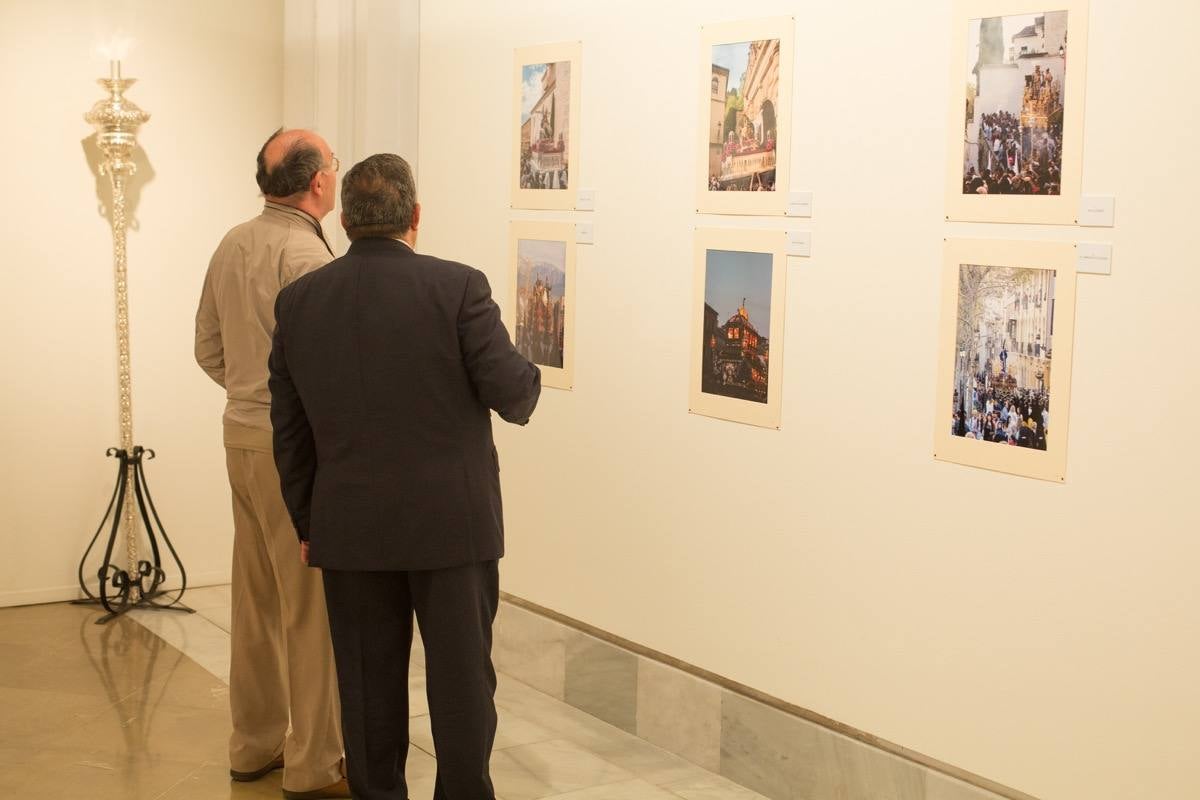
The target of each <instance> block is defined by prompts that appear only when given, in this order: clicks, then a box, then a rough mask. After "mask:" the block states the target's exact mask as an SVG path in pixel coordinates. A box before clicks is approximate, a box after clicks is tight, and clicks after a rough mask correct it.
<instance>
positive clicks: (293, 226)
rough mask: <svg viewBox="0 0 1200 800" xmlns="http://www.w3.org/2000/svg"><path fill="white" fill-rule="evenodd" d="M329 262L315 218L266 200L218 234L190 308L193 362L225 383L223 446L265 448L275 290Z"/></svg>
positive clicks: (268, 446) (268, 442)
mask: <svg viewBox="0 0 1200 800" xmlns="http://www.w3.org/2000/svg"><path fill="white" fill-rule="evenodd" d="M332 260H333V251H331V250H330V249H329V245H328V244H327V243H326V242H325V237H324V236H323V235H322V233H321V226H320V224H319V223H318V222H317V220H315V219H314V218H313V217H311V216H309V215H308V214H306V213H305V212H303V211H300V210H299V209H295V208H291V207H289V206H284V205H280V204H278V203H271V202H268V203H267V204H266V206H265V207H264V208H263V212H262V214H260V215H259V216H257V217H255V218H254V219H252V220H250V221H249V222H244V223H242V224H241V225H238V226H237V227H235V228H233V229H232V230H231V231H229V233H227V234H225V238H224V239H222V240H221V244H220V245H218V246H217V250H216V252H215V253H213V257H212V260H211V261H210V262H209V265H208V274H207V275H205V277H204V290H203V291H202V292H201V294H200V308H199V309H197V311H196V362H197V363H198V364H200V367H201V369H203V370H204V371H205V372H207V373H208V376H209V377H210V378H212V379H213V380H214V381H216V382H217V383H218V384H220V385H221V386H222V387H223V388H224V389H225V395H226V397H227V398H228V402H227V403H226V404H225V444H226V446H228V447H241V448H245V449H248V450H264V451H267V452H270V451H271V393H270V391H269V390H268V389H267V357H268V356H269V355H270V354H271V334H272V333H274V331H275V296H276V295H277V294H279V290H280V289H282V288H283V287H284V286H287V285H288V284H289V283H291V282H292V281H294V280H295V279H296V278H298V277H300V276H301V275H303V274H305V273H306V272H311V271H312V270H314V269H317V268H318V267H321V266H324V265H325V264H328V263H329V262H330V261H332Z"/></svg>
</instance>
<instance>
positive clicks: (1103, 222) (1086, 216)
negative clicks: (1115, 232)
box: [1079, 194, 1117, 228]
mask: <svg viewBox="0 0 1200 800" xmlns="http://www.w3.org/2000/svg"><path fill="white" fill-rule="evenodd" d="M1116 209H1117V198H1115V197H1113V196H1112V195H1105V194H1085V195H1084V196H1083V197H1081V198H1080V200H1079V224H1080V225H1087V226H1089V227H1094V228H1111V227H1112V226H1113V222H1114V220H1115V218H1116Z"/></svg>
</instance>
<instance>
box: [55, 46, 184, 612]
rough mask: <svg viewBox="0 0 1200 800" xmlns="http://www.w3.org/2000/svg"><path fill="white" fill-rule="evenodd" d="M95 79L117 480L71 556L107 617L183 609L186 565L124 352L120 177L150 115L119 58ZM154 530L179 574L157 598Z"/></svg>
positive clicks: (130, 167) (124, 223) (124, 225)
mask: <svg viewBox="0 0 1200 800" xmlns="http://www.w3.org/2000/svg"><path fill="white" fill-rule="evenodd" d="M97 82H98V83H99V84H100V85H101V86H102V87H104V89H105V90H106V91H107V92H108V97H106V98H104V99H102V100H100V101H98V102H97V103H96V105H94V106H92V110H91V111H89V112H88V113H87V114H86V115H84V119H85V120H87V121H88V122H89V123H91V124H92V125H94V126H95V127H96V143H97V145H98V146H99V147H100V151H101V152H102V153H103V154H104V160H103V162H101V164H100V174H101V175H107V176H108V178H109V182H110V184H111V186H112V207H111V211H112V214H111V221H112V231H113V266H114V271H115V278H116V299H117V385H118V400H119V408H120V417H121V446H120V447H115V448H110V449H109V450H108V455H109V456H110V457H116V458H117V460H118V473H117V484H116V486H115V487H114V489H113V495H112V498H111V499H110V500H109V503H108V511H106V512H105V514H104V518H103V519H101V520H100V526H99V527H98V528H97V529H96V533H95V535H94V536H92V541H91V543H89V544H88V547H87V550H86V551H84V554H83V559H82V560H81V561H80V562H79V585H80V588H81V589H83V592H84V594H85V595H86V596H87V598H88V599H87V600H85V601H83V602H97V603H100V604H101V605H102V606H104V609H105V610H106V611H108V612H109V613H108V615H107V616H105V617H103V618H102V619H101V620H99V621H100V622H107V621H108V620H110V619H112V618H113V617H115V616H117V615H118V614H122V613H124V612H125V611H128V610H129V609H131V608H133V607H136V606H147V607H152V608H176V609H179V610H181V611H191V609H189V608H187V607H186V606H184V605H182V604H181V603H180V599H181V598H182V597H183V592H184V590H185V589H186V588H187V573H186V572H185V571H184V568H183V564H182V563H181V562H180V560H179V556H178V554H177V553H176V552H175V548H174V546H173V545H172V544H171V540H170V539H168V538H167V534H166V531H165V530H163V527H162V521H161V520H160V519H159V517H158V511H157V510H156V509H155V507H154V501H153V500H152V499H151V497H150V489H149V486H147V484H146V475H145V470H144V467H143V460H149V459H152V458H154V451H153V450H148V449H145V448H142V447H140V446H134V444H133V388H132V381H131V376H130V357H129V286H128V280H127V274H128V273H127V260H126V250H125V234H126V231H127V229H128V220H127V219H126V216H125V186H126V182H127V181H128V179H129V178H130V177H131V176H132V175H133V174H134V173H135V172H136V171H137V165H136V164H135V163H134V161H133V153H134V150H135V148H136V147H137V131H138V128H139V127H141V126H142V124H143V123H145V122H146V121H147V120H149V119H150V115H149V114H147V113H146V112H145V111H142V110H141V109H140V108H138V107H137V106H136V105H135V104H134V103H132V102H131V101H129V100H128V99H127V98H126V97H125V91H126V90H127V89H128V88H129V87H130V86H132V85H133V84H134V83H135V79H133V78H122V77H121V62H119V61H113V62H111V74H110V75H109V77H108V78H101V79H100V80H99V81H97ZM139 512H140V513H139ZM139 516H140V518H141V520H142V523H143V525H144V527H145V531H146V536H147V539H148V541H149V544H150V549H151V559H150V560H146V559H142V560H139V559H138V518H139ZM151 516H152V517H153V524H152V523H151ZM110 518H111V519H112V528H111V532H110V534H109V538H108V545H107V547H106V548H105V552H104V562H103V564H102V565H101V567H100V569H99V571H98V572H97V579H98V581H99V584H98V587H97V588H98V591H97V592H96V593H95V594H93V593H92V592H91V590H89V589H88V586H87V582H86V581H85V580H84V576H83V571H84V564H85V562H86V561H87V559H88V556H89V555H90V554H91V552H92V548H93V547H94V546H95V544H96V541H97V540H98V539H99V537H100V533H101V531H103V530H104V527H105V524H106V523H107V522H108V521H109V519H110ZM156 526H157V532H156ZM122 533H123V534H124V543H125V557H126V564H127V568H126V569H122V568H120V567H119V566H117V565H116V563H114V557H116V558H118V559H119V556H118V555H117V554H116V553H115V552H114V551H115V550H116V546H117V542H118V537H119V535H120V534H122ZM160 537H161V539H162V541H163V542H164V543H165V544H166V545H167V548H168V550H170V553H171V556H172V557H173V558H174V559H175V564H176V566H178V567H179V574H180V579H181V583H180V588H179V590H178V593H177V594H176V595H175V596H174V597H172V598H169V600H170V601H169V602H159V598H161V597H164V596H165V593H164V592H163V591H161V586H162V584H163V582H164V581H165V580H166V574H165V573H164V572H163V569H162V559H161V553H160V551H159V546H158V539H159V538H160Z"/></svg>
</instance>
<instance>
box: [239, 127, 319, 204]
mask: <svg viewBox="0 0 1200 800" xmlns="http://www.w3.org/2000/svg"><path fill="white" fill-rule="evenodd" d="M281 133H283V128H280V129H279V130H277V131H275V132H274V133H272V134H271V135H270V137H268V138H267V140H266V141H265V142H263V146H262V148H261V149H260V150H259V151H258V171H257V172H256V173H255V175H254V179H255V180H256V181H258V188H259V190H260V191H261V192H262V193H263V194H264V195H265V196H267V197H291V196H292V195H296V194H300V193H301V192H306V191H308V186H309V184H310V183H312V179H313V176H314V175H316V174H317V172H319V171H320V170H321V169H322V168H323V167H324V166H325V157H324V156H322V155H321V151H320V150H318V149H317V148H316V147H314V146H313V145H312V144H311V143H310V142H306V141H304V140H303V139H297V140H296V141H295V142H293V143H292V146H291V147H289V148H288V149H287V152H286V153H284V154H283V158H282V159H280V161H279V163H278V164H276V165H275V167H274V168H273V169H268V168H267V157H266V153H267V146H268V145H270V144H271V142H273V141H275V137H276V136H278V135H279V134H281Z"/></svg>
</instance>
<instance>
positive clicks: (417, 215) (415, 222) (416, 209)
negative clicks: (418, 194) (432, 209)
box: [409, 203, 421, 231]
mask: <svg viewBox="0 0 1200 800" xmlns="http://www.w3.org/2000/svg"><path fill="white" fill-rule="evenodd" d="M420 224H421V204H420V203H413V218H412V225H410V226H409V227H410V228H412V229H413V230H414V231H415V230H416V229H417V227H418V226H419V225H420Z"/></svg>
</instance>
